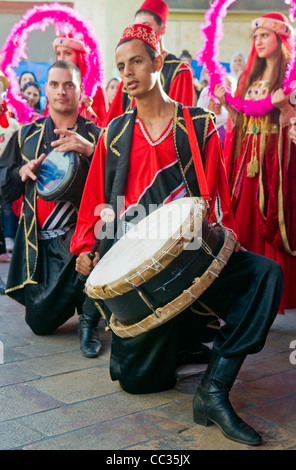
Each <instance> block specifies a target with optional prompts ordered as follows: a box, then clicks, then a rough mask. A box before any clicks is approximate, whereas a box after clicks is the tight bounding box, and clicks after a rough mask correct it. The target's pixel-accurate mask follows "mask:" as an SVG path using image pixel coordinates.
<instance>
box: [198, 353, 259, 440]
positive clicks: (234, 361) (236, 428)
mask: <svg viewBox="0 0 296 470" xmlns="http://www.w3.org/2000/svg"><path fill="white" fill-rule="evenodd" d="M243 361H244V357H233V358H229V359H226V358H224V357H222V356H218V355H213V357H212V359H211V361H210V363H209V365H208V368H207V370H206V372H205V374H204V376H203V378H202V380H201V383H200V385H199V386H198V388H197V391H196V393H195V396H194V399H193V416H194V421H195V422H196V423H197V424H200V425H202V426H208V425H209V424H210V423H211V422H213V423H215V424H216V425H217V426H218V427H219V428H220V430H221V431H222V433H223V434H224V436H225V437H227V438H228V439H231V440H233V441H236V442H240V443H241V444H246V445H250V446H258V445H260V444H261V442H262V439H261V436H260V435H259V434H258V433H257V432H256V431H255V430H254V429H253V428H252V427H251V426H249V425H248V424H247V423H245V422H244V421H243V420H242V419H241V418H240V417H239V416H238V415H237V414H236V412H235V411H234V409H233V408H232V406H231V403H230V401H229V391H230V389H231V387H232V385H233V383H234V381H235V378H236V376H237V374H238V372H239V369H240V367H241V365H242V363H243Z"/></svg>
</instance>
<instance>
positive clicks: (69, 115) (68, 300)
mask: <svg viewBox="0 0 296 470" xmlns="http://www.w3.org/2000/svg"><path fill="white" fill-rule="evenodd" d="M81 92H82V86H81V76H80V71H79V69H78V68H77V67H76V66H75V65H73V64H72V63H70V62H66V61H59V62H56V63H55V64H53V65H52V66H51V67H50V69H49V70H48V77H47V84H46V96H47V99H48V102H49V109H50V116H49V117H46V118H42V119H39V120H37V121H35V122H33V123H32V124H29V125H25V126H23V127H22V128H21V129H20V130H19V131H18V132H16V133H15V134H14V135H13V136H12V137H11V139H10V141H9V143H8V145H7V147H6V149H5V152H4V154H3V156H2V158H1V162H0V191H1V198H2V199H3V200H4V201H5V202H12V201H14V200H16V199H18V198H19V197H20V196H21V195H23V200H24V202H23V210H22V214H21V219H20V224H19V228H18V232H17V237H16V242H15V247H14V250H13V256H12V261H11V265H10V270H9V275H8V281H7V286H6V294H7V295H9V296H10V297H12V298H13V299H15V300H16V301H18V302H20V303H21V304H22V305H24V306H25V308H26V322H27V323H28V325H29V326H30V328H31V329H32V330H33V331H34V333H35V334H37V335H47V334H50V333H52V332H53V331H54V330H55V329H56V328H58V327H59V326H60V325H62V324H63V323H64V322H66V321H67V320H68V319H69V318H70V317H71V316H72V315H74V313H75V309H76V308H77V311H78V313H80V314H81V313H82V312H83V315H81V316H80V319H81V321H80V334H81V347H82V352H83V354H84V355H86V356H88V357H95V356H97V355H98V352H99V350H100V347H101V345H100V342H99V340H98V338H97V336H96V337H93V335H94V331H93V329H94V326H96V325H97V324H98V321H97V312H96V311H95V308H94V304H93V302H92V301H90V299H88V298H87V297H86V295H85V293H84V292H83V283H82V282H81V281H80V279H79V276H78V274H77V272H76V271H75V256H74V255H72V254H71V253H70V250H69V246H70V240H71V237H72V235H73V232H74V228H75V224H76V220H77V213H78V207H76V206H75V205H74V204H73V203H72V202H71V201H68V200H67V194H66V193H65V199H63V200H62V201H60V202H56V201H55V200H53V201H46V200H43V199H41V198H40V197H38V196H37V193H36V181H37V172H38V169H39V168H40V166H41V165H42V162H43V161H44V159H45V158H46V156H47V155H48V154H49V153H50V152H52V151H53V150H55V151H57V152H61V153H62V155H61V160H63V154H64V153H65V152H73V151H75V152H77V155H78V154H79V157H78V158H79V162H80V164H81V167H83V168H84V170H85V171H86V172H87V171H88V168H89V165H90V160H91V157H92V155H93V152H94V149H95V145H96V143H97V140H98V138H99V134H100V129H99V128H98V127H97V126H95V125H94V124H93V123H92V122H90V121H88V120H86V119H85V118H83V117H81V116H80V115H79V114H78V109H79V98H80V95H81ZM57 170H58V169H57ZM56 173H58V171H57V172H56ZM53 176H56V175H53ZM56 177H57V176H56ZM73 184H74V183H73ZM93 317H95V318H94V319H95V324H94V323H93Z"/></svg>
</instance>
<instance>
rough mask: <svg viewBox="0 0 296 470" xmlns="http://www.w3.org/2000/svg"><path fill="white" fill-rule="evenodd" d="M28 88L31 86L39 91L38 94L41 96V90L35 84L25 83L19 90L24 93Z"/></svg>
mask: <svg viewBox="0 0 296 470" xmlns="http://www.w3.org/2000/svg"><path fill="white" fill-rule="evenodd" d="M29 86H33V87H35V88H36V89H37V90H38V91H39V94H41V89H40V86H39V85H38V83H37V82H27V83H26V84H25V85H24V86H23V88H22V89H21V91H22V92H23V91H26V89H27V88H29Z"/></svg>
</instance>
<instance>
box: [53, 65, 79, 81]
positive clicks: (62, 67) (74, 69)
mask: <svg viewBox="0 0 296 470" xmlns="http://www.w3.org/2000/svg"><path fill="white" fill-rule="evenodd" d="M51 69H63V70H72V71H74V72H75V74H76V77H77V78H78V80H79V83H81V73H80V70H79V68H78V67H77V66H76V65H74V64H73V63H72V62H69V61H67V60H58V61H57V62H55V63H54V64H52V65H51V66H50V67H49V69H48V70H47V79H48V75H49V72H50V70H51Z"/></svg>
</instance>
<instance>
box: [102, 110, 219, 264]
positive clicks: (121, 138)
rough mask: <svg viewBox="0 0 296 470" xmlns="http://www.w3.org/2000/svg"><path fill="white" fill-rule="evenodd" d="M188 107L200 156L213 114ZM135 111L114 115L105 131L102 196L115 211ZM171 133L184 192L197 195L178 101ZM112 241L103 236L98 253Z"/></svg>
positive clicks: (123, 182)
mask: <svg viewBox="0 0 296 470" xmlns="http://www.w3.org/2000/svg"><path fill="white" fill-rule="evenodd" d="M189 110H190V114H191V116H192V120H193V124H194V128H195V131H196V136H197V140H198V143H199V148H200V152H201V156H202V159H203V158H204V157H203V150H204V146H205V143H206V136H207V133H208V127H209V123H210V121H211V120H212V119H213V116H214V115H213V114H212V113H210V112H209V111H205V110H204V109H202V108H189ZM136 115H137V108H133V109H132V110H130V111H128V112H126V113H125V114H123V115H122V116H119V117H117V118H115V119H113V120H112V121H111V123H110V124H109V126H108V127H107V130H106V133H105V143H106V149H107V160H106V161H107V164H106V174H105V200H106V202H108V203H109V204H110V206H112V208H113V210H114V212H115V214H117V213H118V212H119V210H118V207H117V201H118V198H120V196H124V190H125V186H126V181H127V175H128V169H129V159H130V150H131V144H132V139H133V131H134V122H135V119H136ZM173 133H174V142H175V150H176V155H177V158H178V162H179V167H180V172H181V175H182V179H183V181H184V184H185V186H186V189H187V193H188V195H189V196H192V197H193V196H200V190H199V186H198V181H197V177H196V173H195V168H194V163H193V159H192V155H191V150H190V145H189V141H188V136H187V129H186V127H185V121H184V117H183V106H182V105H181V104H180V103H176V106H175V113H174V126H173ZM115 231H116V229H115ZM110 238H111V237H110ZM112 243H113V242H112V240H111V239H110V240H108V237H106V238H104V239H103V240H102V243H101V248H100V254H101V256H102V255H103V254H104V253H106V251H108V250H109V249H110V248H111V246H112Z"/></svg>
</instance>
